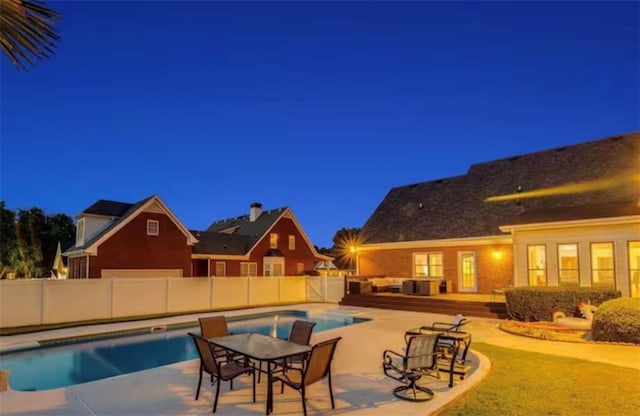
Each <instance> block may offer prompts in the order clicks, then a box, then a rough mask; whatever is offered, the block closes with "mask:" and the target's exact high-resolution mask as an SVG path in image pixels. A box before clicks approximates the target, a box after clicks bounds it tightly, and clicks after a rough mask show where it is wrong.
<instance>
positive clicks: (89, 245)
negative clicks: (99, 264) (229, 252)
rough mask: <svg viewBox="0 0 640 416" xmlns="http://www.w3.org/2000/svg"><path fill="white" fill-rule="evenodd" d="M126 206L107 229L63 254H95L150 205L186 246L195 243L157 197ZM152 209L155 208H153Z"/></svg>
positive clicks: (153, 196) (187, 231) (191, 236)
mask: <svg viewBox="0 0 640 416" xmlns="http://www.w3.org/2000/svg"><path fill="white" fill-rule="evenodd" d="M100 201H104V200H100ZM100 201H98V202H97V203H95V204H93V205H92V206H91V207H94V206H96V205H99V204H100ZM109 202H114V201H109ZM117 204H122V205H123V206H124V205H125V203H117ZM128 205H129V208H128V209H127V210H126V211H125V212H123V213H122V215H121V216H120V217H119V218H117V219H116V220H114V221H113V222H111V223H110V224H109V225H108V226H107V227H105V228H104V229H103V230H101V231H100V232H99V233H97V234H96V235H94V236H93V237H92V238H91V239H90V240H88V241H85V243H84V244H83V245H81V246H75V245H74V246H72V247H71V248H69V249H68V250H67V251H66V252H65V253H64V254H65V255H69V254H72V253H73V252H78V251H84V252H87V253H89V254H95V252H96V250H97V248H98V246H99V245H100V244H101V243H102V242H103V241H105V240H106V239H108V238H109V237H110V236H111V235H113V234H114V233H116V232H117V231H118V230H120V229H121V228H122V227H124V226H125V225H126V224H127V223H129V222H130V221H131V220H132V219H133V218H135V217H136V216H137V215H138V214H139V213H141V212H143V211H144V210H145V209H146V208H148V207H151V206H152V205H156V206H157V209H158V210H160V211H162V212H163V213H165V214H166V215H167V216H168V217H169V218H170V219H171V220H172V221H173V222H174V224H176V226H177V227H178V228H179V229H180V230H181V231H182V233H183V234H184V235H185V236H186V237H187V243H188V244H192V245H193V244H195V243H196V242H197V240H196V239H195V237H193V235H192V234H191V233H190V232H189V230H187V228H186V227H185V226H184V225H183V224H182V223H181V222H180V220H178V218H177V217H176V216H175V215H174V214H173V212H171V210H170V209H169V208H168V207H167V206H166V204H165V203H164V202H162V200H161V199H160V197H159V196H157V195H152V196H150V197H148V198H145V199H142V200H140V201H138V202H136V203H135V204H128ZM91 207H90V208H91ZM154 208H156V207H155V206H154ZM85 211H86V210H85ZM103 212H104V211H103ZM98 215H100V214H98Z"/></svg>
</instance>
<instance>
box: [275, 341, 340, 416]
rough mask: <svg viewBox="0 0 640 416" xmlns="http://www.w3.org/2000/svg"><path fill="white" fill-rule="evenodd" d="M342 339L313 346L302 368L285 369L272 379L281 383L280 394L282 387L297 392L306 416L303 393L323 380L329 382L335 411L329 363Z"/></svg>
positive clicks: (333, 405)
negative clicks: (285, 386)
mask: <svg viewBox="0 0 640 416" xmlns="http://www.w3.org/2000/svg"><path fill="white" fill-rule="evenodd" d="M341 339H342V337H338V338H334V339H330V340H328V341H324V342H320V343H318V344H316V345H314V346H313V348H312V349H311V352H310V353H309V356H308V358H307V360H306V362H305V364H304V366H303V367H302V368H297V367H287V369H286V370H287V371H285V372H283V373H282V374H278V375H276V376H275V377H274V378H273V383H276V382H278V381H279V382H281V383H282V384H281V386H280V393H282V392H284V385H285V384H286V385H287V386H289V387H291V388H292V389H294V390H297V391H298V392H299V393H300V395H301V397H302V411H303V413H304V416H307V404H306V396H305V394H306V393H305V391H306V388H307V387H308V386H309V385H311V384H314V383H317V382H318V381H321V380H324V379H325V378H326V379H327V380H328V382H329V396H330V397H331V408H332V409H335V408H336V405H335V402H334V400H333V389H332V387H331V361H332V360H333V354H334V353H335V351H336V346H337V345H338V341H340V340H341Z"/></svg>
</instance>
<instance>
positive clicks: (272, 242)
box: [269, 233, 278, 249]
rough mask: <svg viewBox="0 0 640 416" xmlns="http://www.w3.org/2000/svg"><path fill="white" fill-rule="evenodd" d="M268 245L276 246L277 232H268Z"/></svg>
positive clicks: (274, 247) (273, 247)
mask: <svg viewBox="0 0 640 416" xmlns="http://www.w3.org/2000/svg"><path fill="white" fill-rule="evenodd" d="M269 247H270V248H272V249H276V248H278V234H276V233H271V234H269Z"/></svg>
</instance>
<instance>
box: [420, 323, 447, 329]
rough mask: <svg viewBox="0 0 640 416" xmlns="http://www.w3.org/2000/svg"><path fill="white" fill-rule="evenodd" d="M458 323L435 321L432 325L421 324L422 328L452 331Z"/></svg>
mask: <svg viewBox="0 0 640 416" xmlns="http://www.w3.org/2000/svg"><path fill="white" fill-rule="evenodd" d="M455 327H456V325H453V324H452V323H451V322H434V323H432V324H431V325H426V326H421V327H420V330H423V329H426V330H434V329H435V330H441V331H451V330H453V329H455Z"/></svg>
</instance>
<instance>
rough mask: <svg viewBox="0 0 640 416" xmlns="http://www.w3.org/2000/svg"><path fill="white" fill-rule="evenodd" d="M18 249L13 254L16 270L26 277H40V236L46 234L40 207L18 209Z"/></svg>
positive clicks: (41, 268) (41, 272)
mask: <svg viewBox="0 0 640 416" xmlns="http://www.w3.org/2000/svg"><path fill="white" fill-rule="evenodd" d="M16 234H17V236H18V249H17V250H16V253H15V254H14V256H13V265H14V267H15V268H16V271H17V272H18V273H19V274H21V275H23V276H24V277H26V278H32V277H42V276H43V275H44V271H43V264H42V260H43V256H42V237H43V236H44V235H45V234H46V219H45V215H44V212H43V211H42V210H41V209H40V208H35V207H34V208H31V209H30V210H25V209H20V210H18V220H17V221H16Z"/></svg>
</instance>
